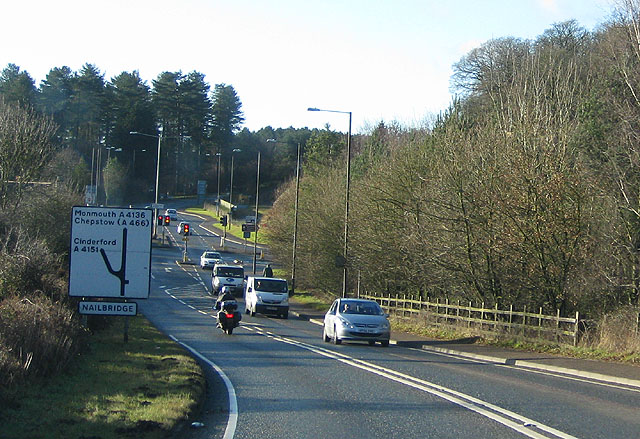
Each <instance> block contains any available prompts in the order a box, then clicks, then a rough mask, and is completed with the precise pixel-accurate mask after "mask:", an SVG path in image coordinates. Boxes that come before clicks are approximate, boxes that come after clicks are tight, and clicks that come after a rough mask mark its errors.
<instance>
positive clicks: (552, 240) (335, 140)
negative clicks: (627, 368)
mask: <svg viewBox="0 0 640 439" xmlns="http://www.w3.org/2000/svg"><path fill="white" fill-rule="evenodd" d="M639 27H640V2H638V1H631V0H630V1H624V2H620V3H619V5H618V7H617V9H615V10H614V11H613V13H612V15H611V18H610V19H609V20H608V21H607V22H605V23H602V25H601V26H599V27H598V28H596V29H595V30H594V31H592V32H590V31H587V30H586V29H584V28H583V27H581V26H580V25H579V23H577V22H575V21H568V22H563V23H556V24H554V25H553V26H552V27H550V28H549V29H546V30H544V31H542V32H541V34H540V35H539V36H538V37H537V38H535V39H533V40H523V39H519V38H513V37H508V36H506V37H502V38H496V39H493V40H490V41H487V42H485V43H484V44H482V45H481V46H479V47H477V48H475V49H473V50H471V51H470V52H469V53H468V54H466V55H465V56H464V57H462V58H461V59H460V61H459V62H458V63H456V64H455V65H454V66H453V69H454V75H453V77H452V86H453V87H454V89H455V90H457V92H458V97H457V99H456V100H454V101H453V102H452V103H451V105H450V107H449V108H448V110H447V111H445V112H443V113H442V114H440V115H438V116H437V117H435V118H434V119H433V120H432V121H430V123H428V124H424V126H422V127H404V126H401V125H399V124H395V123H388V122H387V123H385V122H380V123H379V124H377V125H376V126H374V127H372V128H371V130H370V132H368V133H367V134H366V135H356V136H354V138H353V141H352V150H353V157H352V160H351V171H352V172H351V190H350V205H349V257H348V258H347V267H348V273H349V278H348V288H347V289H348V291H351V292H355V291H356V290H358V289H359V290H360V291H367V292H375V293H383V294H387V293H392V294H400V295H402V294H407V295H419V296H421V297H423V298H426V297H427V296H428V297H430V298H432V299H436V298H440V299H441V300H442V301H444V300H445V299H449V301H451V302H454V303H455V302H456V301H458V300H460V301H462V302H473V303H477V304H480V303H484V304H485V306H487V307H493V306H496V305H497V306H499V307H500V308H501V309H504V308H506V309H508V308H509V306H510V305H513V307H514V308H517V309H522V308H523V307H525V306H526V307H527V309H539V308H543V310H544V311H545V312H546V313H548V314H555V313H556V310H560V313H561V315H563V316H570V315H575V312H576V311H578V312H579V313H580V317H581V319H582V325H581V328H582V329H583V332H584V333H583V336H582V338H581V346H582V347H589V348H593V349H596V350H599V349H600V350H605V351H608V352H614V353H618V354H619V355H620V357H629V358H637V356H635V355H636V354H637V353H638V351H639V346H638V337H639V333H640V330H639V329H638V324H639V323H640V319H639V318H638V316H639V315H640V306H639V305H640V303H639V298H640V245H638V243H639V242H640V204H638V203H639V202H640V201H639V200H640V192H639V188H640V184H639V181H638V172H637V170H638V165H639V164H640V160H639V158H640V123H639V121H640V104H639V102H638V100H637V96H638V94H639V91H640V55H639V54H638V51H637V47H638V44H639V43H640V40H639V39H638V38H639V37H638V33H637V32H636V30H637V29H638V28H639ZM345 140H346V138H345V136H344V135H343V136H341V137H340V136H339V137H335V136H334V133H333V132H331V131H330V130H326V132H324V133H313V135H312V137H311V138H310V139H309V141H308V142H307V143H306V145H305V151H304V164H303V170H304V172H303V176H302V179H301V183H300V195H299V208H298V248H297V253H296V255H297V264H296V267H298V268H297V270H296V285H297V287H298V288H299V289H304V288H322V289H323V290H325V291H327V292H337V291H340V290H341V283H342V270H341V269H340V268H338V267H337V266H336V265H337V264H336V261H337V256H339V255H341V254H342V251H343V246H344V237H343V236H344V210H345V193H344V192H345V191H344V190H343V189H340V188H344V184H345V183H344V182H345V177H346V175H345V174H346V166H345V162H346V160H345ZM294 204H295V184H294V182H293V181H291V182H290V183H289V184H288V185H286V186H284V187H283V188H282V189H281V191H280V192H279V193H278V197H277V198H276V200H275V202H274V205H273V209H272V210H271V212H270V215H269V217H268V218H267V221H268V223H269V228H268V229H267V230H266V234H267V236H268V238H269V240H270V242H271V243H272V245H271V250H272V252H273V253H274V255H275V256H276V257H277V259H278V260H279V261H280V262H281V266H283V267H289V266H290V261H291V245H292V236H293V218H294Z"/></svg>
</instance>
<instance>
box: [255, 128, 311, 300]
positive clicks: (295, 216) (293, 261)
mask: <svg viewBox="0 0 640 439" xmlns="http://www.w3.org/2000/svg"><path fill="white" fill-rule="evenodd" d="M267 142H274V143H286V142H278V141H277V140H276V139H267ZM299 194H300V142H298V160H297V162H296V197H295V202H294V208H293V212H294V213H293V254H292V255H291V295H293V294H295V290H296V249H297V240H298V196H299ZM256 218H257V216H256Z"/></svg>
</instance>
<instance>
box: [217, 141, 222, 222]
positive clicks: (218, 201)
mask: <svg viewBox="0 0 640 439" xmlns="http://www.w3.org/2000/svg"><path fill="white" fill-rule="evenodd" d="M216 156H218V168H217V170H218V198H217V199H216V215H217V216H219V215H220V157H222V153H220V152H216Z"/></svg>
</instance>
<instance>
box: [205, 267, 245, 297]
mask: <svg viewBox="0 0 640 439" xmlns="http://www.w3.org/2000/svg"><path fill="white" fill-rule="evenodd" d="M222 287H229V289H230V290H231V293H232V294H233V295H234V296H241V295H242V292H243V291H244V268H242V266H240V265H230V264H216V265H214V266H213V271H212V272H211V292H212V293H213V294H220V291H221V290H222Z"/></svg>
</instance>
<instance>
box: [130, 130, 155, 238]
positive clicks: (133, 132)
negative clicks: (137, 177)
mask: <svg viewBox="0 0 640 439" xmlns="http://www.w3.org/2000/svg"><path fill="white" fill-rule="evenodd" d="M129 134H130V135H132V136H145V137H154V138H156V139H158V159H157V160H156V196H155V206H154V208H153V236H154V238H155V237H156V236H157V235H158V222H157V221H156V218H158V182H159V181H160V144H161V143H162V132H161V133H160V135H159V136H156V135H154V134H146V133H139V132H138V131H129Z"/></svg>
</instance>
